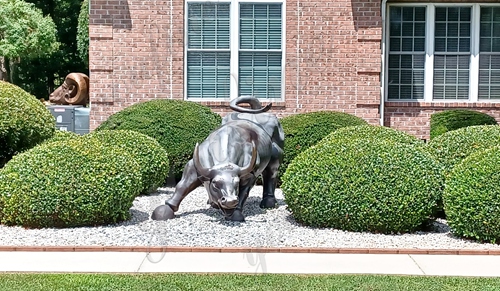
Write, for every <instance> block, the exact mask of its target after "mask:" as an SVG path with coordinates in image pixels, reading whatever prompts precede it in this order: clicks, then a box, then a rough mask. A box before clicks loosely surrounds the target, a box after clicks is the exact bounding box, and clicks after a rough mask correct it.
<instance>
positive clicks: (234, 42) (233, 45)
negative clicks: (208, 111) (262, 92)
mask: <svg viewBox="0 0 500 291" xmlns="http://www.w3.org/2000/svg"><path fill="white" fill-rule="evenodd" d="M185 3H186V5H184V100H189V101H194V102H228V101H231V100H232V99H235V98H237V97H239V96H238V91H239V84H238V81H239V52H240V46H239V44H240V41H239V40H240V36H239V31H240V21H239V20H240V3H248V4H281V96H280V98H259V100H260V101H262V102H281V101H284V99H285V98H284V96H285V88H286V86H285V64H286V42H285V40H286V14H285V12H286V1H285V0H215V1H210V0H205V1H203V0H186V2H185ZM189 3H229V4H230V12H229V15H230V16H229V17H230V22H229V25H230V29H229V30H230V33H229V40H230V45H229V50H230V55H231V57H230V76H231V77H230V89H229V92H230V98H190V97H189V96H188V95H187V80H188V76H187V75H188V74H187V71H188V70H187V68H188V64H187V54H188V50H189V49H188V6H189V5H188V4H189ZM269 51H275V50H269Z"/></svg>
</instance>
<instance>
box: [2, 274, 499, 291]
mask: <svg viewBox="0 0 500 291" xmlns="http://www.w3.org/2000/svg"><path fill="white" fill-rule="evenodd" d="M0 290H2V291H3V290H9V291H10V290H12V291H17V290H30V291H31V290H37V291H38V290H51V291H56V290H71V291H74V290H99V291H103V290H127V291H128V290H171V291H174V290H203V291H205V290H207V291H208V290H273V291H274V290H297V291H306V290H314V291H317V290H349V291H351V290H363V291H377V290H384V291H385V290H398V291H400V290H411V291H418V290H425V291H432V290H439V291H446V290H464V291H475V290H492V291H493V290H500V278H468V277H424V276H382V275H270V274H267V275H236V274H225V275H219V274H218V275H201V274H198V275H195V274H134V275H125V274H1V275H0Z"/></svg>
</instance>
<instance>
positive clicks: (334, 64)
mask: <svg viewBox="0 0 500 291" xmlns="http://www.w3.org/2000/svg"><path fill="white" fill-rule="evenodd" d="M89 34H90V47H89V58H90V79H91V95H90V98H91V102H92V103H91V106H92V109H91V129H94V128H95V127H97V126H98V125H99V124H100V123H101V122H102V121H104V120H106V119H107V118H108V117H109V115H111V114H112V113H114V112H117V111H119V110H121V109H123V108H125V107H126V106H129V105H131V104H134V103H137V102H141V101H145V100H151V99H155V98H174V99H183V98H184V96H183V80H184V75H183V74H184V68H183V66H184V62H183V56H184V52H183V48H184V1H182V0H168V1H159V0H158V1H154V0H153V1H139V0H91V12H90V31H89ZM380 41H381V16H380V1H376V0H375V1H371V0H365V1H362V0H341V1H321V0H313V1H304V0H298V1H287V2H286V67H285V75H286V77H285V101H284V102H278V103H274V107H273V109H274V110H273V112H274V113H276V114H277V115H278V116H286V115H290V114H294V113H301V112H310V111H317V110H337V111H344V112H347V113H352V114H355V115H357V116H359V117H362V118H364V119H366V120H367V121H369V122H370V123H372V124H378V122H379V118H380V115H379V113H378V109H379V104H380V79H379V76H380ZM204 104H206V105H209V106H210V107H211V108H212V109H213V110H214V111H215V112H219V113H224V112H226V111H227V102H209V103H204Z"/></svg>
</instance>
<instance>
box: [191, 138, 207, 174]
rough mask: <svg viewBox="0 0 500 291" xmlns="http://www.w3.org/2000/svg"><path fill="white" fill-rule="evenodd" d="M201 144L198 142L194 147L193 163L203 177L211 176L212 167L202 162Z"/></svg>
mask: <svg viewBox="0 0 500 291" xmlns="http://www.w3.org/2000/svg"><path fill="white" fill-rule="evenodd" d="M199 150H200V149H199V144H198V143H196V146H195V147H194V153H193V163H194V167H195V168H196V172H198V174H199V175H200V176H203V177H210V169H209V168H205V167H204V166H203V165H202V164H201V163H200V155H199Z"/></svg>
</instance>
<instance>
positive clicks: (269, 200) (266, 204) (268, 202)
mask: <svg viewBox="0 0 500 291" xmlns="http://www.w3.org/2000/svg"><path fill="white" fill-rule="evenodd" d="M276 204H278V201H276V198H274V196H265V197H264V198H262V201H260V208H276Z"/></svg>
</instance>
